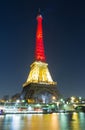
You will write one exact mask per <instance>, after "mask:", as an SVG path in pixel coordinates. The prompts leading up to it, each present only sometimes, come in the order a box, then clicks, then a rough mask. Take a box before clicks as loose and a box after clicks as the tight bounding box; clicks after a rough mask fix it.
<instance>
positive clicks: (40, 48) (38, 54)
mask: <svg viewBox="0 0 85 130" xmlns="http://www.w3.org/2000/svg"><path fill="white" fill-rule="evenodd" d="M36 19H37V30H36V46H35V60H36V61H42V62H45V61H46V57H45V50H44V42H43V29H42V19H43V18H42V15H41V14H40V9H39V14H38V16H37V18H36Z"/></svg>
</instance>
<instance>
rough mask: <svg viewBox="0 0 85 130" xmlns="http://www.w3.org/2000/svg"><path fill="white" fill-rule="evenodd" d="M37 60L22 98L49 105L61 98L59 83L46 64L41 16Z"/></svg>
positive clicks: (38, 20)
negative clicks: (54, 79) (53, 77)
mask: <svg viewBox="0 0 85 130" xmlns="http://www.w3.org/2000/svg"><path fill="white" fill-rule="evenodd" d="M36 19H37V29H36V44H35V53H34V56H35V60H34V62H33V63H32V64H31V66H30V72H29V74H28V77H27V80H26V82H25V83H24V84H23V90H22V96H23V98H24V99H26V100H27V101H28V102H34V103H39V102H41V103H49V102H52V100H53V99H54V98H53V97H55V100H57V99H58V98H59V92H58V90H57V83H56V82H54V81H53V79H52V77H51V74H50V72H49V69H48V64H47V63H46V56H45V49H44V41H43V28H42V20H43V17H42V15H41V14H38V16H37V18H36Z"/></svg>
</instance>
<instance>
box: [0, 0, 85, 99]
mask: <svg viewBox="0 0 85 130" xmlns="http://www.w3.org/2000/svg"><path fill="white" fill-rule="evenodd" d="M38 8H41V14H42V16H43V33H44V44H45V53H46V58H47V63H48V64H49V66H48V67H49V70H50V73H51V75H52V78H53V79H54V81H57V82H58V89H59V90H60V92H61V93H62V95H64V96H65V97H69V96H72V95H75V96H82V97H85V3H84V1H81V2H80V1H78V0H77V1H75V0H71V1H68V0H58V1H57V0H43V1H38V0H36V1H35V0H31V2H29V0H23V1H22V0H10V1H9V0H8V1H7V0H3V1H1V2H0V97H3V96H4V95H10V96H11V95H14V94H15V93H18V92H21V91H22V84H23V83H24V82H25V81H26V79H27V76H28V73H29V71H30V64H31V63H32V62H33V61H34V49H35V32H36V16H37V14H38Z"/></svg>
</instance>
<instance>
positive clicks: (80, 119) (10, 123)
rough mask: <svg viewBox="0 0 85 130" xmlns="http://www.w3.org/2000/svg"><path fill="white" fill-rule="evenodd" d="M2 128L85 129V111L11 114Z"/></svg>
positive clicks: (0, 121)
mask: <svg viewBox="0 0 85 130" xmlns="http://www.w3.org/2000/svg"><path fill="white" fill-rule="evenodd" d="M0 130H85V113H73V114H71V113H69V114H68V113H53V114H9V115H5V116H0Z"/></svg>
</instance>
